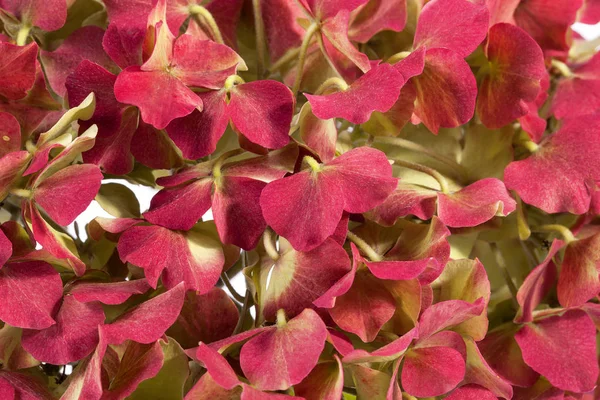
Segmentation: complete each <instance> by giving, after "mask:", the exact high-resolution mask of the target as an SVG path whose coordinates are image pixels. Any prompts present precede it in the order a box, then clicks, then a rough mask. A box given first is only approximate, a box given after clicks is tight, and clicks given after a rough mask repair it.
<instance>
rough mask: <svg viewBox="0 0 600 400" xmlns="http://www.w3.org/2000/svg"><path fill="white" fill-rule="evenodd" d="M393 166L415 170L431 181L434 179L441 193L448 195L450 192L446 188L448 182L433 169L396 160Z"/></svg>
mask: <svg viewBox="0 0 600 400" xmlns="http://www.w3.org/2000/svg"><path fill="white" fill-rule="evenodd" d="M394 164H395V165H399V166H401V167H404V168H408V169H412V170H415V171H419V172H423V173H425V174H427V175H429V176H431V177H432V178H433V179H435V180H436V181H437V182H438V183H439V184H440V188H441V190H442V193H449V192H450V189H449V187H448V181H447V180H446V178H444V176H443V175H442V174H440V173H439V172H438V171H436V170H435V169H433V168H429V167H426V166H424V165H421V164H417V163H412V162H410V161H405V160H398V159H394Z"/></svg>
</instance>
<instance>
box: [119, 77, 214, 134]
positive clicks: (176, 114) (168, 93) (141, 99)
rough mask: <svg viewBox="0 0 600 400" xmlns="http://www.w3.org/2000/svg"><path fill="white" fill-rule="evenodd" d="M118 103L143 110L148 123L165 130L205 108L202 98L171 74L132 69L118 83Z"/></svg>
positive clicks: (144, 118)
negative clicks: (197, 110) (176, 120)
mask: <svg viewBox="0 0 600 400" xmlns="http://www.w3.org/2000/svg"><path fill="white" fill-rule="evenodd" d="M115 96H116V98H117V100H118V101H120V102H121V103H126V104H133V105H135V106H137V107H139V109H140V112H141V114H142V119H143V120H144V122H147V123H149V124H150V125H152V126H154V127H155V128H157V129H163V128H165V127H166V126H167V125H169V123H170V122H171V121H172V120H174V119H176V118H180V117H184V116H186V115H188V114H191V113H192V111H194V110H195V109H202V99H201V98H200V97H199V96H198V95H197V94H195V93H194V92H192V91H191V90H190V89H189V88H188V87H187V86H185V85H184V84H183V83H182V82H181V81H180V80H179V79H177V78H175V77H174V76H173V75H171V74H169V73H167V72H160V71H151V72H146V71H142V70H141V69H140V68H139V67H129V68H127V69H126V70H124V71H123V72H121V73H120V74H119V76H118V77H117V81H116V82H115Z"/></svg>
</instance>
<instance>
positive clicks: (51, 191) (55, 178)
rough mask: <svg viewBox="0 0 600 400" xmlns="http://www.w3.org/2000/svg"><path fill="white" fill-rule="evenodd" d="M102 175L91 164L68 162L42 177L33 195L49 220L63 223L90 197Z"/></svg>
mask: <svg viewBox="0 0 600 400" xmlns="http://www.w3.org/2000/svg"><path fill="white" fill-rule="evenodd" d="M102 178H103V175H102V172H100V168H98V167H97V166H95V165H92V164H82V165H72V166H70V167H67V168H64V169H62V170H60V171H58V172H57V173H55V174H53V175H51V176H50V177H49V178H46V179H44V180H43V181H42V183H41V184H39V186H37V187H36V188H35V193H34V199H35V202H36V203H37V204H39V205H40V206H42V208H43V209H44V210H45V211H46V212H47V213H48V216H49V217H50V218H52V220H54V221H55V222H56V223H57V224H59V225H63V226H66V225H69V224H70V223H71V222H73V220H75V218H77V216H79V214H81V213H82V212H83V211H85V209H86V208H87V207H88V206H89V205H90V203H91V202H92V200H94V197H96V194H97V193H98V190H99V189H100V184H101V182H102Z"/></svg>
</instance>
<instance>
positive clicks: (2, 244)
mask: <svg viewBox="0 0 600 400" xmlns="http://www.w3.org/2000/svg"><path fill="white" fill-rule="evenodd" d="M12 254H13V245H12V243H11V241H10V240H8V238H7V237H6V235H5V234H4V232H2V231H0V268H2V266H3V265H4V264H6V262H7V261H8V259H9V258H10V256H11V255H12Z"/></svg>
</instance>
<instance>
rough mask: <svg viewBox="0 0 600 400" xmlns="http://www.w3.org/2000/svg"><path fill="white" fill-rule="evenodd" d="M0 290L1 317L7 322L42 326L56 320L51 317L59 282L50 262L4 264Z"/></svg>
mask: <svg viewBox="0 0 600 400" xmlns="http://www.w3.org/2000/svg"><path fill="white" fill-rule="evenodd" d="M0 293H2V302H0V319H1V320H2V321H4V322H6V323H7V324H10V325H12V326H17V327H20V328H31V329H44V328H48V327H49V326H51V325H54V324H55V323H56V321H55V320H54V318H52V316H53V314H54V310H55V308H56V306H57V304H58V302H59V301H60V299H61V298H62V281H61V279H60V275H59V274H58V272H56V271H55V270H54V268H52V266H50V265H49V264H46V263H45V262H40V261H31V262H22V263H12V264H6V265H4V266H3V267H2V269H0ZM25 293H27V295H26V296H25V295H24V294H25Z"/></svg>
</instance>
